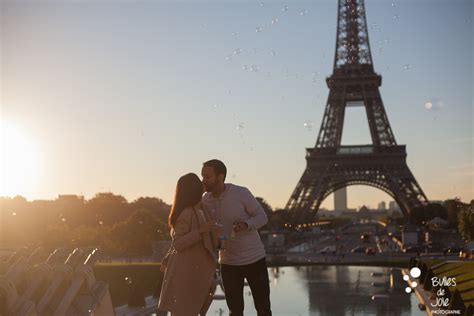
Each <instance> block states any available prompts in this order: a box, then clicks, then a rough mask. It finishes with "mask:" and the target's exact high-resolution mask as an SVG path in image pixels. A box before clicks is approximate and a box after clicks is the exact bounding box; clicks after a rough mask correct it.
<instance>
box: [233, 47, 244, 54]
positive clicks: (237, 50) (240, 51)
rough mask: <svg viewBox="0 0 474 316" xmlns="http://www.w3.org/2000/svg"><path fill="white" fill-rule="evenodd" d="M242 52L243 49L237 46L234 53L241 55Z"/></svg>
mask: <svg viewBox="0 0 474 316" xmlns="http://www.w3.org/2000/svg"><path fill="white" fill-rule="evenodd" d="M241 53H242V50H241V49H240V48H236V49H235V50H234V54H235V55H240V54H241Z"/></svg>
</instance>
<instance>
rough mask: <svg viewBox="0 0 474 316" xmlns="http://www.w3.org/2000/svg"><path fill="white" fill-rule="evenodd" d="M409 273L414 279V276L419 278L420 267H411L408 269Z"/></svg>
mask: <svg viewBox="0 0 474 316" xmlns="http://www.w3.org/2000/svg"><path fill="white" fill-rule="evenodd" d="M410 275H411V276H412V277H414V278H415V279H416V278H419V277H420V275H421V270H420V268H417V267H414V268H411V269H410Z"/></svg>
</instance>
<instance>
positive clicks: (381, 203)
mask: <svg viewBox="0 0 474 316" xmlns="http://www.w3.org/2000/svg"><path fill="white" fill-rule="evenodd" d="M378 209H379V210H381V211H385V210H386V209H387V205H386V204H385V202H384V201H382V202H380V203H379V206H378Z"/></svg>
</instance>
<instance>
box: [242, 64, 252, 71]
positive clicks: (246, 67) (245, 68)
mask: <svg viewBox="0 0 474 316" xmlns="http://www.w3.org/2000/svg"><path fill="white" fill-rule="evenodd" d="M242 69H243V70H249V69H250V66H249V65H243V66H242Z"/></svg>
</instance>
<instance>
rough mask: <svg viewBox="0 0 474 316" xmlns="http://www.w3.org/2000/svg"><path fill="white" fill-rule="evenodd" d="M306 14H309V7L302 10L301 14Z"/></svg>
mask: <svg viewBox="0 0 474 316" xmlns="http://www.w3.org/2000/svg"><path fill="white" fill-rule="evenodd" d="M306 14H308V10H307V9H304V10H301V11H300V16H305V15H306Z"/></svg>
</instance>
